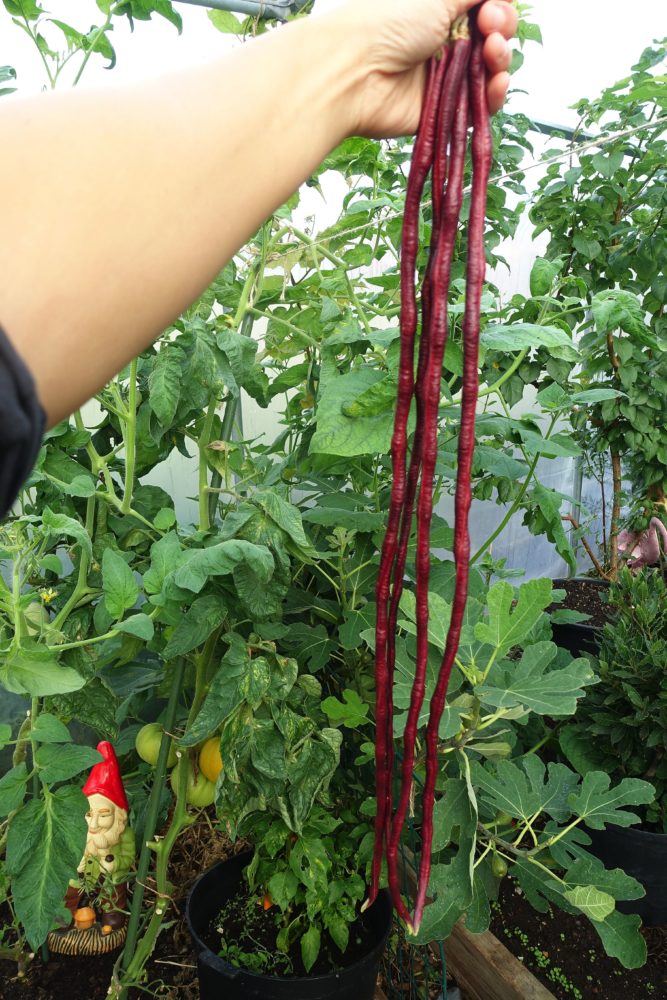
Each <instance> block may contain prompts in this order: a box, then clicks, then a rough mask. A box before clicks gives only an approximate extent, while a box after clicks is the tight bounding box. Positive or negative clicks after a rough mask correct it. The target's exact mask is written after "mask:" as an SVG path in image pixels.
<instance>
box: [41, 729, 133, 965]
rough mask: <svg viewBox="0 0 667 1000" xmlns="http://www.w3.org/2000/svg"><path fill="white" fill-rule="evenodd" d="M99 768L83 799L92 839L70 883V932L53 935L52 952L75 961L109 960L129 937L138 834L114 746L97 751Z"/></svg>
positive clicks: (105, 745) (101, 745) (102, 745)
mask: <svg viewBox="0 0 667 1000" xmlns="http://www.w3.org/2000/svg"><path fill="white" fill-rule="evenodd" d="M97 750H98V753H100V754H101V756H102V758H103V759H102V760H101V761H100V762H99V764H95V766H94V767H93V769H92V771H91V772H90V776H89V778H88V781H87V782H86V784H85V785H84V786H83V793H84V795H85V796H86V798H87V799H88V812H87V813H86V823H87V825H88V837H87V840H86V848H85V851H84V854H83V857H82V858H81V862H80V864H79V868H78V874H79V878H78V879H72V880H71V881H70V887H69V889H68V890H67V895H66V897H65V906H66V907H67V909H68V910H69V911H70V913H71V915H72V924H71V925H70V926H69V927H68V928H63V929H61V930H58V931H53V932H52V933H51V934H50V935H49V947H50V948H51V950H52V951H56V952H61V953H65V954H70V955H96V954H105V953H106V952H109V951H113V950H114V948H118V947H120V945H122V944H123V943H124V941H125V936H126V915H125V913H124V912H123V910H124V909H125V906H126V901H127V877H128V874H129V872H130V870H131V868H132V865H133V863H134V856H135V850H134V834H133V832H132V830H131V829H130V828H129V826H128V825H127V815H128V811H129V806H128V802H127V797H126V795H125V789H124V788H123V781H122V778H121V774H120V767H119V765H118V759H117V757H116V754H115V752H114V749H113V747H112V746H111V744H110V743H107V742H106V741H103V742H102V743H99V744H98V746H97Z"/></svg>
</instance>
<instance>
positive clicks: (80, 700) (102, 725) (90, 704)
mask: <svg viewBox="0 0 667 1000" xmlns="http://www.w3.org/2000/svg"><path fill="white" fill-rule="evenodd" d="M49 707H50V708H53V710H54V711H56V712H58V714H59V715H60V716H61V717H62V718H64V719H78V720H79V721H80V722H85V724H86V725H87V726H90V727H91V728H92V729H94V730H95V731H96V732H97V733H99V734H100V736H102V737H103V738H104V739H105V740H115V739H116V737H117V736H118V722H117V721H116V709H117V708H118V699H117V698H116V697H115V696H114V695H113V694H112V693H111V691H110V690H109V688H108V687H107V686H106V684H104V682H103V681H102V680H101V679H100V678H99V677H93V679H92V680H91V681H88V682H87V683H86V686H85V688H83V689H81V690H79V691H75V692H70V693H69V694H60V695H57V696H54V697H52V698H50V699H49Z"/></svg>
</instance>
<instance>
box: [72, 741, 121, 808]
mask: <svg viewBox="0 0 667 1000" xmlns="http://www.w3.org/2000/svg"><path fill="white" fill-rule="evenodd" d="M97 752H98V753H101V754H102V756H103V757H104V760H101V761H100V762H99V764H95V766H94V767H93V769H92V771H91V772H90V776H89V778H88V781H87V782H86V783H85V785H84V786H83V794H84V795H86V796H88V795H104V797H105V798H107V799H109V800H110V801H111V802H113V804H114V805H116V806H118V807H119V808H120V809H124V810H125V811H126V812H128V811H129V808H130V806H129V804H128V801H127V796H126V795H125V789H124V788H123V779H122V778H121V776H120V767H119V765H118V758H117V757H116V753H115V750H114V748H113V747H112V746H111V744H110V743H108V742H107V741H106V740H103V741H102V742H101V743H98V744H97Z"/></svg>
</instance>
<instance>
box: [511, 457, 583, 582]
mask: <svg viewBox="0 0 667 1000" xmlns="http://www.w3.org/2000/svg"><path fill="white" fill-rule="evenodd" d="M552 443H553V442H552ZM564 499H565V498H564V497H563V495H562V494H560V493H557V492H556V491H555V490H550V489H547V488H546V487H545V486H542V484H541V483H536V484H535V485H534V486H533V488H532V490H531V492H530V501H531V504H532V509H529V511H528V512H527V514H526V517H525V518H524V524H527V525H528V527H529V528H530V531H531V534H533V535H541V534H546V536H547V538H548V539H549V541H550V542H551V543H552V544H553V545H555V546H556V551H557V552H558V554H559V555H560V556H562V557H563V559H564V560H565V561H566V563H567V564H568V566H569V567H570V569H571V570H572V572H573V573H574V572H575V571H576V568H577V559H576V556H575V553H574V550H573V548H572V546H571V544H570V539H569V537H568V535H567V533H566V531H565V528H564V527H563V519H562V517H561V513H560V511H561V506H562V504H563V501H564Z"/></svg>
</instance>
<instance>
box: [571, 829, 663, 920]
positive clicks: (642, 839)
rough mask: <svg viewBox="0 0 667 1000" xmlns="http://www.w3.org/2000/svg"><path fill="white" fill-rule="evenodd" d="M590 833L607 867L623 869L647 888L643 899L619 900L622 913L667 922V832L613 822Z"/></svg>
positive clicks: (597, 852) (591, 847) (592, 846)
mask: <svg viewBox="0 0 667 1000" xmlns="http://www.w3.org/2000/svg"><path fill="white" fill-rule="evenodd" d="M586 832H587V833H588V835H589V836H590V838H591V840H592V841H593V843H592V844H591V846H590V848H589V850H590V852H591V854H594V855H595V856H596V857H598V858H599V859H600V861H602V863H603V864H604V866H605V868H622V869H623V871H624V872H626V873H627V874H628V875H632V877H633V878H636V879H637V881H638V882H641V884H642V885H643V886H644V888H645V889H646V895H645V896H643V897H642V898H641V899H633V900H630V901H628V902H623V903H617V904H616V906H617V908H618V909H619V910H620V911H621V913H637V914H639V916H640V917H641V918H642V921H643V923H644V924H646V925H647V926H649V927H653V926H655V925H656V924H667V834H665V833H651V832H650V831H648V830H639V829H637V828H636V827H632V826H631V827H627V828H626V827H623V826H615V825H611V824H610V825H608V826H607V827H606V829H604V830H587V831H586Z"/></svg>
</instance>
